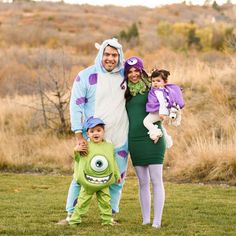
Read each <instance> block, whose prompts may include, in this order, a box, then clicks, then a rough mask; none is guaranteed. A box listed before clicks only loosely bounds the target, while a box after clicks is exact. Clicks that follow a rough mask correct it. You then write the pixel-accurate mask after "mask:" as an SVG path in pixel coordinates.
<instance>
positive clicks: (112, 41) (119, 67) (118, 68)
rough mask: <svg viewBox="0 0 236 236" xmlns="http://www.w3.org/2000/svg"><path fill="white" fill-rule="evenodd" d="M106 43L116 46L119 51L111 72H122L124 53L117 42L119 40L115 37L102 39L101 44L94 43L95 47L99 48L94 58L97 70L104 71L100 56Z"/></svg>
mask: <svg viewBox="0 0 236 236" xmlns="http://www.w3.org/2000/svg"><path fill="white" fill-rule="evenodd" d="M108 45H110V46H111V47H114V48H116V49H117V51H118V53H119V62H118V64H117V66H116V67H115V68H114V69H113V71H112V72H111V73H117V72H120V73H123V69H124V54H123V50H122V46H121V44H119V42H118V40H117V39H116V38H112V39H107V40H105V41H103V43H102V44H98V43H95V47H96V48H97V49H98V50H99V51H98V54H97V56H96V58H95V66H96V69H97V72H103V73H106V70H105V68H104V67H103V65H102V56H103V51H104V49H105V47H106V46H108Z"/></svg>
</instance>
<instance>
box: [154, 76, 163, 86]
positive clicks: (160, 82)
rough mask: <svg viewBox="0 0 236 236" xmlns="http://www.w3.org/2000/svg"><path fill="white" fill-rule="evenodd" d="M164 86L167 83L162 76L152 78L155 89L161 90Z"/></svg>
mask: <svg viewBox="0 0 236 236" xmlns="http://www.w3.org/2000/svg"><path fill="white" fill-rule="evenodd" d="M164 85H165V81H164V80H163V79H162V78H161V77H160V76H159V77H153V78H152V87H153V88H160V87H163V86H164Z"/></svg>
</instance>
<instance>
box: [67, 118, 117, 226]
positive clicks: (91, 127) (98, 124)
mask: <svg viewBox="0 0 236 236" xmlns="http://www.w3.org/2000/svg"><path fill="white" fill-rule="evenodd" d="M104 126H105V123H104V122H103V121H102V120H101V119H99V118H94V117H90V118H89V119H88V120H87V122H86V123H85V127H84V128H85V130H86V131H87V135H88V137H89V139H90V141H89V142H88V143H87V144H84V143H79V144H78V145H77V146H76V147H75V150H74V151H75V157H74V158H75V166H74V177H75V180H76V181H77V182H78V183H79V184H80V185H81V192H80V195H79V197H78V201H77V204H76V206H75V210H74V212H73V214H72V216H71V218H70V220H69V224H70V225H76V224H79V223H81V216H82V215H84V214H86V212H87V211H88V209H89V205H90V203H91V200H92V197H93V195H94V193H96V196H97V201H98V206H99V210H100V216H101V218H102V225H113V219H112V208H111V204H110V200H111V197H110V193H109V188H108V187H109V186H110V185H111V184H113V183H115V182H118V183H119V182H120V181H121V178H120V173H119V169H118V166H117V163H116V160H115V155H114V153H115V151H114V146H113V144H112V143H108V142H106V141H105V140H104V139H103V138H104V134H105V127H104ZM85 145H88V146H87V147H86V146H85ZM86 150H88V152H87V151H86ZM84 154H85V155H84Z"/></svg>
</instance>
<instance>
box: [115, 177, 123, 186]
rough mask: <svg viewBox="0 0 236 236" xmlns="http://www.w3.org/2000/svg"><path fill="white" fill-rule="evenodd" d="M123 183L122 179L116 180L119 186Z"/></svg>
mask: <svg viewBox="0 0 236 236" xmlns="http://www.w3.org/2000/svg"><path fill="white" fill-rule="evenodd" d="M121 181H122V179H121V177H120V176H119V178H118V179H117V180H116V182H117V183H118V184H120V183H121Z"/></svg>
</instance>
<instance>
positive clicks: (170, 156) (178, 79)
mask: <svg viewBox="0 0 236 236" xmlns="http://www.w3.org/2000/svg"><path fill="white" fill-rule="evenodd" d="M129 53H130V54H131V53H132V54H133V55H138V53H136V52H135V51H133V52H127V53H126V56H127V54H129ZM197 56H198V57H197ZM197 56H195V57H193V56H192V57H191V56H186V55H177V54H175V53H173V52H170V51H168V50H160V51H157V52H153V54H150V55H146V56H144V62H145V64H146V67H147V68H148V69H150V68H152V67H153V66H155V65H158V67H159V68H166V69H168V70H170V72H171V76H170V82H173V83H177V84H179V85H180V86H182V87H183V93H184V98H185V102H186V106H185V108H184V109H183V119H182V125H181V126H180V127H177V128H175V127H171V126H168V125H166V128H167V130H168V131H169V133H170V134H171V135H172V137H173V140H174V146H173V147H172V148H171V149H170V150H167V153H166V158H165V172H164V173H165V178H166V179H174V180H180V181H224V182H227V183H230V184H235V183H236V154H235V153H236V124H235V119H236V109H235V108H236V96H235V95H236V94H235V91H236V82H235V77H236V72H235V71H236V56H229V57H228V58H227V60H220V59H219V60H217V61H215V60H213V61H211V60H209V61H208V62H205V61H203V60H201V59H199V55H197ZM151 59H152V60H151ZM31 100H32V97H31V96H24V97H23V96H15V97H14V98H4V99H1V100H0V114H1V115H0V130H1V133H0V140H1V142H0V168H1V169H7V170H34V171H50V172H53V171H55V172H61V171H67V172H69V171H71V170H72V158H71V154H72V149H73V145H74V139H73V137H57V135H56V134H54V133H52V132H51V131H48V130H45V129H43V128H41V127H40V125H39V124H40V122H39V120H40V114H39V113H37V114H35V111H34V110H32V109H30V108H28V107H26V106H22V105H20V104H29V103H30V101H31ZM128 173H129V174H130V175H132V174H134V172H133V168H132V165H131V163H130V164H129V169H128Z"/></svg>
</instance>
